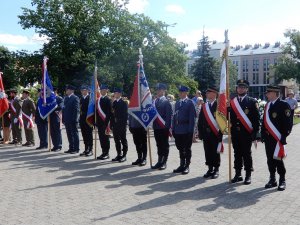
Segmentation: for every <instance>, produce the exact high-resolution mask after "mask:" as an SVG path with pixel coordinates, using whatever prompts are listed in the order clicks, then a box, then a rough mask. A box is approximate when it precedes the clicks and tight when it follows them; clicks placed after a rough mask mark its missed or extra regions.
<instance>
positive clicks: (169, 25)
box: [163, 23, 177, 31]
mask: <svg viewBox="0 0 300 225" xmlns="http://www.w3.org/2000/svg"><path fill="white" fill-rule="evenodd" d="M175 25H177V23H172V24H164V25H163V27H165V28H166V31H168V27H175Z"/></svg>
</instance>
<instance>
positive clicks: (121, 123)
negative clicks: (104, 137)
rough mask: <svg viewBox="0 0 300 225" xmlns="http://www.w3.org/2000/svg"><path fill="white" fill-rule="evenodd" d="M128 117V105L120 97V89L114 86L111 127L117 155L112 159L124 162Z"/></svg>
mask: <svg viewBox="0 0 300 225" xmlns="http://www.w3.org/2000/svg"><path fill="white" fill-rule="evenodd" d="M127 119H128V105H127V103H126V102H125V101H123V99H122V90H121V89H120V88H114V101H113V104H112V116H111V121H110V124H111V127H112V129H113V136H114V141H115V145H116V150H117V156H116V157H115V158H114V159H112V161H118V162H125V161H126V155H127V151H128V143H127V139H126V128H127Z"/></svg>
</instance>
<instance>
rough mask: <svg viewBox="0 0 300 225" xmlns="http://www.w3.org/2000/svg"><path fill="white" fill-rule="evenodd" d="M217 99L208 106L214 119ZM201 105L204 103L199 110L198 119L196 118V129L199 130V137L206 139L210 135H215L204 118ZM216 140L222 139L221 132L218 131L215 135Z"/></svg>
mask: <svg viewBox="0 0 300 225" xmlns="http://www.w3.org/2000/svg"><path fill="white" fill-rule="evenodd" d="M217 105H218V104H217V100H216V101H215V102H214V103H213V105H212V106H211V108H210V111H211V114H212V115H213V117H214V118H215V119H216V111H217ZM203 107H205V105H204V104H203V105H202V109H201V112H200V114H199V120H198V131H199V137H200V138H201V139H203V140H207V139H209V138H211V137H216V136H215V134H214V132H213V131H212V130H211V128H210V126H209V123H208V121H207V120H206V118H205V115H204V112H203ZM216 138H217V139H218V141H222V133H221V131H219V134H218V136H217V137H216Z"/></svg>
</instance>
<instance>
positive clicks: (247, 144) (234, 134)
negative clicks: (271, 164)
mask: <svg viewBox="0 0 300 225" xmlns="http://www.w3.org/2000/svg"><path fill="white" fill-rule="evenodd" d="M248 87H249V82H248V81H247V80H243V79H242V80H238V81H237V87H236V92H237V96H236V97H235V98H233V99H232V100H231V101H230V119H231V139H232V145H233V149H234V168H235V176H234V178H233V179H232V180H231V182H232V183H236V182H240V181H243V177H242V174H241V170H242V168H243V165H244V169H245V171H246V176H245V180H244V184H246V185H248V184H251V172H252V171H253V166H252V165H253V162H252V154H251V145H252V142H253V141H255V140H256V139H257V132H258V131H259V110H258V103H257V101H256V100H255V99H254V98H251V97H249V96H248V95H247V92H248Z"/></svg>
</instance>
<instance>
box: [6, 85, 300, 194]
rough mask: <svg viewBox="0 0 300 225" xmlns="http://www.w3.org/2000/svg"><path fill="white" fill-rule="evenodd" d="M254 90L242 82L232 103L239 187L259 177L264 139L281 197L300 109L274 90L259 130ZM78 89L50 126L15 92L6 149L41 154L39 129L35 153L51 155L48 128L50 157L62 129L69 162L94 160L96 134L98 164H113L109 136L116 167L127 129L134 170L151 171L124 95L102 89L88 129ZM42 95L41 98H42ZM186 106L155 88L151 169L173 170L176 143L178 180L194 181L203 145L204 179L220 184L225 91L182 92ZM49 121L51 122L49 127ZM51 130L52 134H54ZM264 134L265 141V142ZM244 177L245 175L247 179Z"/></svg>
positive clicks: (84, 94)
mask: <svg viewBox="0 0 300 225" xmlns="http://www.w3.org/2000/svg"><path fill="white" fill-rule="evenodd" d="M248 88H249V82H248V81H247V80H238V81H237V87H236V97H234V98H233V99H231V100H230V102H229V103H228V105H227V106H228V108H227V109H228V110H227V111H228V116H229V117H230V121H231V126H230V128H229V129H230V133H231V140H232V145H233V149H234V169H235V176H234V177H233V179H232V180H231V182H232V183H237V182H241V181H243V182H244V184H245V185H249V184H251V174H252V172H253V163H252V153H251V148H252V143H253V142H254V141H257V140H258V139H260V140H261V142H263V143H265V150H266V156H267V164H268V169H269V174H270V177H269V181H268V182H267V184H266V185H265V188H272V187H277V188H278V190H280V191H282V190H285V188H286V179H285V174H286V170H285V166H284V161H283V160H282V159H283V158H284V157H285V156H286V153H285V149H284V147H285V145H286V144H287V142H286V138H287V136H288V135H289V134H290V132H291V130H292V126H293V119H292V118H293V113H294V109H295V108H296V107H297V106H295V102H294V101H293V100H292V98H291V97H290V96H289V98H291V99H287V101H284V100H281V99H280V88H279V87H277V86H267V89H266V93H265V94H266V97H267V99H268V103H267V105H266V109H265V111H264V115H263V122H260V112H259V110H258V103H257V101H256V99H254V98H252V97H250V96H249V95H248V94H247V92H248ZM75 89H76V87H74V86H72V85H67V86H66V88H65V96H64V98H62V97H60V96H59V95H58V94H57V91H56V89H54V92H55V95H56V102H57V107H56V108H55V110H54V111H52V112H51V114H50V115H49V116H48V117H47V118H45V119H43V118H41V116H40V113H39V110H38V107H37V104H34V102H33V100H32V99H31V98H30V92H29V90H27V89H24V90H23V91H22V96H21V97H20V96H19V95H18V92H17V90H16V89H11V90H9V99H10V107H9V111H8V112H6V113H5V114H4V115H3V117H2V127H3V138H2V144H13V145H18V146H21V145H22V146H27V147H32V146H35V144H36V143H35V138H34V132H33V127H34V123H35V124H36V125H37V130H38V136H39V145H38V146H37V147H36V149H46V148H48V144H49V143H48V141H49V140H48V127H50V136H51V140H52V144H53V148H52V149H51V151H54V152H59V151H61V150H62V135H61V130H62V129H61V128H62V124H63V125H64V126H65V130H66V134H67V138H68V143H69V147H68V149H67V150H65V151H64V153H66V154H77V153H79V154H80V156H86V157H88V156H92V155H93V154H94V152H93V126H95V127H96V128H97V130H98V136H99V141H100V146H101V151H102V152H101V154H100V155H99V156H98V157H97V159H98V160H108V159H110V155H111V151H110V149H111V146H110V142H111V141H110V136H111V131H112V136H113V139H114V143H115V150H116V156H115V157H114V158H112V161H115V162H120V163H122V162H125V161H126V160H127V158H126V156H127V152H128V142H127V136H126V135H127V127H129V131H130V133H131V134H132V137H133V142H134V144H135V147H136V152H137V159H136V160H135V161H134V162H132V165H138V166H145V165H146V163H147V131H146V130H145V129H144V127H143V126H142V125H141V124H140V123H139V121H138V120H137V118H135V117H134V116H133V115H129V114H128V101H127V99H124V98H123V97H122V90H121V89H120V88H114V89H113V98H111V97H109V96H108V91H109V89H108V86H107V85H105V84H102V85H101V86H100V97H99V98H98V99H97V100H96V103H95V104H96V121H95V123H94V124H90V123H88V121H87V119H86V118H87V116H88V115H87V114H88V106H89V98H90V95H89V89H88V87H87V86H82V87H81V88H80V89H81V97H80V98H79V97H78V96H77V95H75V94H74V91H75ZM40 91H41V90H38V92H39V94H40V93H41V92H40ZM178 91H179V96H178V97H179V98H178V100H177V101H176V102H175V99H174V96H173V95H170V94H169V95H166V92H167V86H166V85H165V84H162V83H159V84H157V85H156V94H155V97H154V99H153V106H154V107H155V108H156V110H157V112H158V117H157V118H156V119H155V120H154V121H153V125H152V128H153V131H154V138H155V141H156V146H157V161H156V163H155V164H154V165H153V166H152V167H151V168H152V169H156V170H164V169H166V168H167V162H168V157H169V148H170V145H169V142H170V140H174V141H175V145H176V147H177V149H178V150H179V158H180V164H179V166H178V168H176V169H174V170H173V172H174V173H180V174H188V173H189V171H190V168H189V166H190V163H191V158H192V150H191V146H192V144H193V142H198V140H201V141H202V142H203V147H204V153H205V164H206V165H207V167H208V170H207V172H206V173H205V174H204V175H203V177H204V178H211V179H216V178H218V177H219V167H220V166H221V157H220V153H221V152H222V148H223V134H222V132H221V131H220V129H219V127H218V124H217V122H216V111H217V102H218V92H219V91H218V88H216V87H215V86H210V87H208V88H207V90H206V92H205V100H206V101H204V97H203V96H202V93H201V92H200V91H197V92H196V94H195V96H194V97H193V98H189V97H188V93H189V88H188V87H186V86H183V85H181V86H180V87H179V89H178ZM48 120H50V122H49V121H48ZM49 124H50V126H49ZM79 127H80V130H81V135H82V138H83V142H84V146H85V149H84V151H83V152H81V153H80V148H79V146H80V145H79V132H78V128H79ZM23 129H24V131H25V138H26V142H25V143H24V144H23V141H22V130H23ZM259 134H260V135H259ZM242 169H244V170H245V179H244V178H243V174H242ZM276 172H277V173H278V174H279V184H277V180H276Z"/></svg>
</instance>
